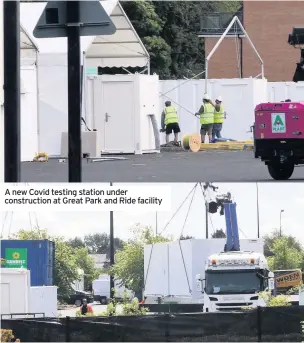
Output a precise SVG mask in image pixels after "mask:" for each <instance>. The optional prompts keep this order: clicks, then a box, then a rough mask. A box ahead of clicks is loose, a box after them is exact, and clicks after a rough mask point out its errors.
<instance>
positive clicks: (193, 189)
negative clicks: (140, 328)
mask: <svg viewBox="0 0 304 343" xmlns="http://www.w3.org/2000/svg"><path fill="white" fill-rule="evenodd" d="M196 187H197V183H196V184H195V185H194V187H193V188H192V189H191V191H190V192H189V193H188V195H187V196H186V198H185V199H184V201H183V202H182V203H181V205H180V206H179V207H178V209H177V210H176V211H175V213H174V214H173V216H172V217H171V218H170V219H169V221H168V222H167V224H166V225H165V227H164V228H163V230H162V231H161V232H160V233H159V234H158V236H161V235H162V234H163V233H164V232H165V231H166V229H167V227H168V226H169V224H170V223H171V222H172V220H173V219H174V218H175V216H176V214H177V213H178V211H179V210H180V209H181V208H182V206H183V205H184V204H185V202H186V201H187V199H188V198H189V197H190V195H191V194H192V193H193V192H194V191H195V189H196ZM153 248H154V244H153V243H152V246H151V251H150V256H149V261H148V266H147V273H146V275H145V278H144V289H145V288H146V284H147V279H148V275H149V270H150V265H151V259H152V253H153ZM182 258H183V256H182ZM188 284H189V281H188Z"/></svg>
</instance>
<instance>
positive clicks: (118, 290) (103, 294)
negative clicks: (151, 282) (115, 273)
mask: <svg viewBox="0 0 304 343" xmlns="http://www.w3.org/2000/svg"><path fill="white" fill-rule="evenodd" d="M92 288H93V296H94V301H98V302H100V303H101V304H107V303H108V302H109V299H110V298H111V292H110V276H109V275H101V276H100V277H99V279H97V280H94V281H93V284H92ZM114 289H115V298H116V299H123V297H124V295H125V294H127V296H128V297H129V298H131V299H132V298H133V297H134V293H133V292H132V291H130V290H128V289H126V288H125V287H124V286H120V282H119V281H118V280H115V281H114Z"/></svg>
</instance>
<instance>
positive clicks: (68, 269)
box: [16, 228, 99, 297]
mask: <svg viewBox="0 0 304 343" xmlns="http://www.w3.org/2000/svg"><path fill="white" fill-rule="evenodd" d="M16 238H17V239H23V240H40V239H49V240H51V241H54V242H55V268H54V269H55V276H54V284H55V285H56V286H57V287H58V294H59V295H60V296H62V297H66V296H68V295H69V294H70V293H71V292H72V291H73V289H72V284H73V282H75V281H76V280H79V274H78V269H83V270H84V272H85V274H86V276H87V278H88V280H91V279H92V278H93V279H94V277H95V276H96V275H98V272H99V271H98V270H96V268H94V263H93V260H92V259H90V258H89V256H88V252H87V250H86V248H76V249H75V248H73V247H72V246H71V245H70V244H69V243H68V242H67V241H66V240H65V239H64V238H63V237H52V236H50V235H49V234H48V232H47V230H46V229H41V228H34V229H32V230H25V229H22V230H19V232H18V233H17V234H16Z"/></svg>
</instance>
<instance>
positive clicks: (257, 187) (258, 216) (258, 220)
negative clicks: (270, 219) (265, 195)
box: [256, 184, 260, 238]
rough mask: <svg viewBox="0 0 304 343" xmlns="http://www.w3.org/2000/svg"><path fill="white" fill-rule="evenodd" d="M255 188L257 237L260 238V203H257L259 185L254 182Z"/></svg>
mask: <svg viewBox="0 0 304 343" xmlns="http://www.w3.org/2000/svg"><path fill="white" fill-rule="evenodd" d="M256 190H257V225H258V238H260V204H259V185H258V184H256Z"/></svg>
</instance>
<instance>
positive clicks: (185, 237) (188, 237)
mask: <svg viewBox="0 0 304 343" xmlns="http://www.w3.org/2000/svg"><path fill="white" fill-rule="evenodd" d="M179 239H180V240H181V241H185V240H187V239H195V237H193V236H188V235H186V236H183V235H182V236H180V237H179Z"/></svg>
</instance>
